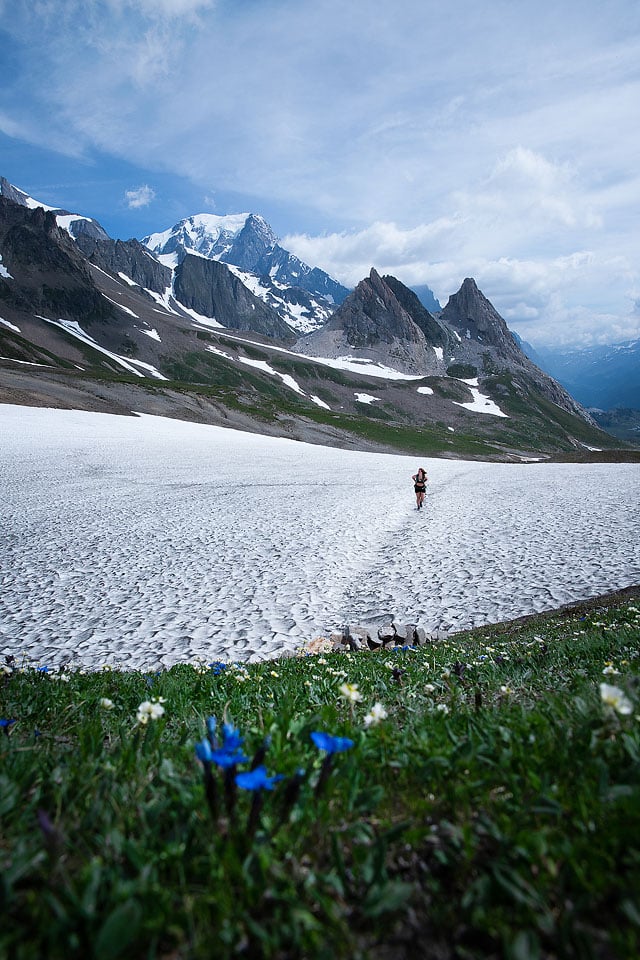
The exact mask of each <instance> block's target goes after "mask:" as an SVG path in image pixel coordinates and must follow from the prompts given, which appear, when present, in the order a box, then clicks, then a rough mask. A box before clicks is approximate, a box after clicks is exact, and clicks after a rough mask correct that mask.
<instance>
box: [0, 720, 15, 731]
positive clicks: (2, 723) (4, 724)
mask: <svg viewBox="0 0 640 960" xmlns="http://www.w3.org/2000/svg"><path fill="white" fill-rule="evenodd" d="M15 722H16V721H15V720H0V727H4V728H5V729H7V728H8V727H10V726H11V724H12V723H15Z"/></svg>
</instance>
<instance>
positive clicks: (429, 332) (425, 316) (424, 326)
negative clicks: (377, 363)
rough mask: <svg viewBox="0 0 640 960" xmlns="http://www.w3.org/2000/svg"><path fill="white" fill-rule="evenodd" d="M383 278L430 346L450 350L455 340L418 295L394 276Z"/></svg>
mask: <svg viewBox="0 0 640 960" xmlns="http://www.w3.org/2000/svg"><path fill="white" fill-rule="evenodd" d="M383 279H384V282H385V283H386V285H387V286H388V287H389V288H390V289H391V290H392V291H393V293H394V294H395V296H396V299H397V300H398V302H399V303H400V304H401V305H402V307H403V308H404V309H405V310H406V311H407V313H408V314H409V316H410V317H411V319H412V320H413V322H414V323H415V324H416V325H417V326H418V327H419V328H420V329H421V330H422V332H423V334H424V335H425V337H426V338H427V340H428V342H429V343H430V344H431V345H432V346H435V347H443V348H444V349H445V350H450V349H451V347H452V346H453V343H454V342H455V341H454V338H452V336H451V331H450V330H448V329H447V327H446V326H445V325H444V324H443V323H441V322H440V321H439V320H436V318H435V317H434V316H432V315H431V314H430V313H429V311H428V310H427V309H426V308H425V307H424V306H423V304H422V302H421V301H420V299H419V297H418V295H417V294H416V293H415V292H414V291H413V290H410V289H409V287H405V285H404V284H403V283H400V281H399V280H396V278H395V277H390V276H385V277H384V278H383Z"/></svg>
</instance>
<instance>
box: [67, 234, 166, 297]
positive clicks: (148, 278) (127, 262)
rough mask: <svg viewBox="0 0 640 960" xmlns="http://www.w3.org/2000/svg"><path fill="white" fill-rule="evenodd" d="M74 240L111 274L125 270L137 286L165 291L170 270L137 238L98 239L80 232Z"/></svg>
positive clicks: (91, 258) (95, 262)
mask: <svg viewBox="0 0 640 960" xmlns="http://www.w3.org/2000/svg"><path fill="white" fill-rule="evenodd" d="M76 243H77V245H78V247H79V248H80V250H82V252H83V253H84V255H85V256H86V257H87V259H88V260H89V261H90V262H91V263H94V264H95V265H96V266H98V267H100V268H101V269H102V270H107V271H109V272H110V273H113V274H114V275H118V274H120V273H124V274H125V276H127V277H128V278H129V279H130V280H132V281H133V282H134V283H137V284H138V286H140V287H144V288H145V289H147V290H155V291H156V292H157V293H164V291H165V290H166V289H167V287H170V286H171V270H170V269H169V267H165V266H164V265H163V264H161V263H159V262H158V261H157V260H156V259H155V257H152V256H151V254H150V253H149V251H148V250H147V248H146V247H143V245H142V244H141V243H140V242H139V241H138V240H111V239H109V240H100V239H95V238H92V237H90V236H89V235H88V234H81V235H80V236H78V237H77V238H76Z"/></svg>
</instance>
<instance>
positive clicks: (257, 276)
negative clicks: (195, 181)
mask: <svg viewBox="0 0 640 960" xmlns="http://www.w3.org/2000/svg"><path fill="white" fill-rule="evenodd" d="M142 242H143V243H144V245H145V246H146V247H148V248H149V250H151V252H152V253H153V254H154V255H155V256H156V257H157V258H158V260H160V262H161V263H164V264H166V265H167V266H169V267H171V268H172V269H175V268H176V267H177V266H178V265H179V264H180V263H181V262H182V261H183V259H184V258H185V256H187V255H189V254H192V255H196V256H200V257H204V258H206V259H208V260H219V261H221V262H222V263H226V264H228V265H229V266H231V267H233V268H235V269H234V273H235V274H236V276H238V277H239V278H240V280H242V282H243V283H244V284H245V285H246V286H247V287H248V288H249V289H250V290H251V291H252V292H253V293H254V294H255V295H256V296H257V297H260V299H261V300H263V301H264V302H265V303H266V304H268V306H270V307H272V309H274V310H275V311H276V312H277V313H279V314H280V316H281V318H282V319H283V320H284V321H285V322H286V323H287V324H289V326H291V327H293V329H294V330H297V331H298V332H299V333H307V332H309V331H310V330H315V329H317V328H318V327H321V326H323V324H324V323H326V321H327V319H328V317H329V316H330V315H331V313H332V311H333V310H334V309H335V307H336V306H338V305H339V304H340V303H342V302H343V300H344V299H345V297H346V296H347V295H348V293H349V291H348V290H347V288H346V287H343V286H342V284H340V283H338V282H337V281H336V280H334V279H333V278H332V277H330V276H329V275H328V274H327V273H325V272H324V271H323V270H320V269H318V268H317V267H310V266H308V264H306V263H304V262H303V261H302V260H300V259H299V258H298V257H296V256H294V254H292V253H289V251H288V250H285V249H284V248H283V247H281V246H280V244H279V243H278V240H277V237H276V235H275V234H274V232H273V230H272V229H271V227H270V226H269V224H268V223H267V222H266V220H265V219H264V218H263V217H261V216H259V215H258V214H254V213H240V214H233V215H229V216H217V215H215V214H208V213H200V214H196V215H194V216H192V217H188V218H186V219H185V220H181V221H180V222H179V223H176V224H175V225H174V226H173V227H171V228H169V229H168V230H164V231H162V232H160V233H153V234H150V235H149V236H147V237H144V239H143V241H142Z"/></svg>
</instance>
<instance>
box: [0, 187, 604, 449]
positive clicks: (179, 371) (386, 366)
mask: <svg viewBox="0 0 640 960" xmlns="http://www.w3.org/2000/svg"><path fill="white" fill-rule="evenodd" d="M18 196H19V200H20V202H18V200H15V199H12V198H11V197H10V196H8V193H7V192H6V191H5V193H4V195H2V196H0V402H3V401H4V402H8V403H16V402H18V403H23V404H24V403H33V404H35V405H45V406H63V407H69V408H80V409H87V410H101V411H104V412H112V413H113V412H116V413H120V414H130V413H131V412H132V411H140V412H146V413H154V414H158V415H164V416H174V417H179V418H181V419H194V420H200V421H202V422H207V423H222V424H225V425H226V426H235V427H238V428H239V429H243V430H249V431H252V432H258V433H271V434H273V435H280V436H291V437H295V438H298V439H307V440H309V439H312V440H314V441H315V442H318V443H324V444H335V445H338V446H342V445H347V446H359V447H361V448H364V449H381V448H383V449H389V448H393V449H403V450H409V449H411V450H416V449H418V448H419V449H421V450H422V449H426V450H431V451H433V452H434V453H440V454H445V455H455V454H456V453H458V455H460V454H464V455H472V456H479V457H483V456H484V457H488V458H490V459H494V458H498V459H505V458H506V459H516V460H517V459H519V458H520V457H521V456H526V457H530V456H531V455H532V451H539V452H541V453H543V454H544V453H545V452H549V451H557V450H563V451H571V452H574V451H576V450H577V451H578V452H580V451H581V450H584V449H586V447H587V446H589V447H598V448H605V447H607V446H608V447H612V446H614V442H613V440H612V439H611V438H607V436H606V435H605V434H602V433H601V432H600V431H598V430H597V429H596V428H595V425H594V424H593V422H592V421H591V420H590V418H589V417H588V416H587V415H586V414H585V412H584V411H583V410H582V409H581V408H579V407H578V406H577V405H574V406H573V407H572V406H571V404H567V403H565V402H564V397H563V391H561V388H560V387H559V386H558V385H557V384H554V383H553V381H551V380H550V379H549V378H545V377H544V375H543V374H542V373H541V372H540V371H535V368H533V365H532V364H530V365H529V366H530V367H531V368H533V369H529V368H528V367H527V363H528V361H525V363H524V364H523V363H522V362H521V359H520V358H522V359H523V360H524V359H525V358H523V357H522V354H521V353H520V352H519V350H518V348H517V345H516V343H515V341H514V340H513V338H512V337H511V335H510V333H509V331H508V330H507V328H506V325H505V324H504V321H502V319H501V318H500V317H499V316H498V315H497V314H496V313H495V311H494V310H493V307H492V306H491V304H490V303H489V301H488V300H486V298H484V297H483V295H482V294H481V293H480V291H479V290H478V289H477V287H476V285H475V283H474V282H473V281H472V280H467V281H465V283H464V284H463V287H462V288H461V290H460V291H459V292H458V294H454V295H453V297H451V298H450V301H449V304H447V307H445V309H444V310H443V311H442V312H441V313H440V314H439V315H437V316H433V315H431V314H429V312H428V310H426V308H425V307H424V306H423V305H422V304H421V303H420V301H419V299H418V297H417V296H416V294H415V293H414V292H413V291H411V290H410V289H409V288H407V287H405V286H404V285H403V284H402V283H401V282H400V281H398V280H397V279H396V278H394V277H389V276H387V277H380V276H378V274H377V273H376V272H375V271H374V270H372V273H371V276H370V277H369V278H368V279H366V280H363V281H362V282H361V283H360V284H359V285H358V287H357V288H356V290H355V291H354V292H353V294H351V295H350V296H349V297H347V299H346V300H345V301H344V303H343V304H342V306H340V307H338V309H337V311H335V312H334V314H333V315H332V318H331V320H330V321H329V322H328V323H327V324H326V331H324V330H323V331H316V332H315V333H313V334H311V335H310V338H309V339H313V340H314V341H315V342H316V346H318V342H319V341H320V339H321V337H322V336H324V335H325V333H326V334H328V335H332V334H335V335H336V337H337V338H338V339H340V338H342V341H343V342H340V343H337V342H336V344H335V345H334V346H336V347H337V350H336V349H334V350H329V349H327V348H326V345H322V348H321V349H316V350H315V351H312V350H307V349H304V344H296V343H295V341H296V335H295V332H294V330H293V329H292V327H291V326H290V325H289V324H287V323H286V322H285V321H284V320H283V319H282V316H281V314H280V313H279V312H278V311H276V310H274V309H273V308H272V307H270V306H269V305H268V304H267V303H265V302H264V299H262V298H261V297H258V296H256V294H255V293H254V292H253V291H252V289H250V287H249V286H248V285H247V283H246V282H245V280H243V279H242V277H243V276H244V277H245V279H246V276H247V272H246V271H244V270H243V269H242V268H240V267H237V266H235V265H231V264H228V263H225V262H223V261H222V260H216V259H211V258H209V257H205V256H203V255H202V253H201V252H199V251H196V250H191V251H189V252H187V251H184V252H183V254H182V255H181V259H180V262H179V263H177V264H176V265H175V266H169V265H167V264H166V263H164V264H163V263H161V262H160V261H159V259H157V257H156V256H155V255H154V254H153V253H152V252H151V251H150V250H149V249H148V248H147V247H145V246H143V245H142V244H141V243H139V242H138V241H137V240H127V241H120V240H112V239H111V238H106V239H105V238H103V237H92V236H89V235H88V234H86V233H83V232H80V233H79V235H78V236H77V237H75V238H74V236H73V234H72V233H71V231H70V230H69V229H68V222H69V221H67V220H66V219H65V218H66V217H67V216H69V217H73V215H71V214H63V213H60V212H59V211H57V210H50V209H49V210H47V209H45V208H44V206H43V205H40V204H37V203H30V202H27V199H26V195H25V194H19V195H18ZM84 219H88V218H84ZM245 226H246V222H245ZM242 229H244V228H242ZM253 236H254V237H255V236H256V234H255V232H254V233H253ZM215 242H218V243H221V244H224V243H226V242H227V241H225V240H224V238H222V235H221V233H218V236H217V239H216V240H215ZM236 242H237V240H236V241H233V242H232V243H231V247H229V249H228V250H227V254H226V255H227V256H228V254H229V250H230V249H231V248H232V247H233V246H234V245H235V243H236ZM276 246H277V245H276ZM175 253H176V251H174V252H173V254H160V255H159V256H160V257H163V258H168V257H169V256H172V255H174V254H175ZM251 277H252V282H253V283H254V284H256V285H257V283H258V282H259V277H258V275H257V274H251ZM254 289H257V286H256V287H254ZM295 289H296V290H301V288H295ZM285 292H286V293H287V294H288V295H289V296H292V290H291V288H289V290H287V291H285ZM289 302H290V303H291V304H293V305H295V304H294V301H293V300H290V301H289ZM363 351H368V352H363ZM305 354H306V355H305ZM309 354H313V356H309ZM458 438H459V440H458ZM533 455H536V454H533Z"/></svg>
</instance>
